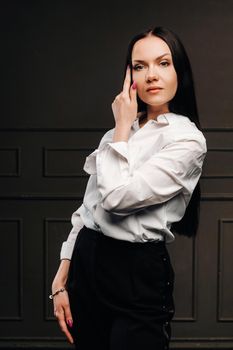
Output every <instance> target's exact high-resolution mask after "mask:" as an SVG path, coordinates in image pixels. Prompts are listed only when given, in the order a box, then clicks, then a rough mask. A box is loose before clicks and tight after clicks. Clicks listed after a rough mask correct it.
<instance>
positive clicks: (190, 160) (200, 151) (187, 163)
mask: <svg viewBox="0 0 233 350" xmlns="http://www.w3.org/2000/svg"><path fill="white" fill-rule="evenodd" d="M205 153H206V144H205V139H204V137H203V136H201V135H199V134H189V135H183V136H182V138H181V137H180V138H179V139H176V140H174V141H173V142H172V143H170V144H169V145H167V146H166V147H164V148H163V149H162V150H161V151H160V152H158V153H156V154H154V155H152V156H151V157H150V159H149V160H148V161H146V162H145V163H144V164H143V165H142V166H140V167H139V168H137V169H135V170H134V171H133V172H132V171H130V156H129V152H128V143H127V142H126V141H118V142H115V143H114V142H113V143H111V142H108V143H107V144H105V145H104V146H103V147H102V149H100V150H98V152H96V153H95V155H94V156H95V158H96V173H97V184H98V189H99V191H100V193H101V195H102V203H101V205H102V207H103V208H104V209H105V210H107V211H111V212H113V213H115V214H118V215H129V214H131V213H132V212H133V211H137V210H140V209H141V208H144V207H146V206H150V205H154V204H159V203H162V202H165V201H167V200H169V199H170V198H172V197H174V196H176V195H177V194H178V193H180V192H183V193H192V191H193V189H194V188H195V186H196V184H197V182H198V179H199V177H200V175H201V170H202V163H203V160H204V157H205ZM90 156H91V155H90ZM92 163H93V160H92ZM84 170H85V171H87V172H88V159H87V161H86V164H85V166H84Z"/></svg>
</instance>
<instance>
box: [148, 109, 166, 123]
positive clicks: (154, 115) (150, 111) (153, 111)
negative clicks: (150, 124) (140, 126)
mask: <svg viewBox="0 0 233 350" xmlns="http://www.w3.org/2000/svg"><path fill="white" fill-rule="evenodd" d="M168 112H169V109H168V106H163V107H162V108H161V107H160V108H156V107H152V106H148V107H147V120H149V119H157V117H158V116H159V115H160V114H163V113H168Z"/></svg>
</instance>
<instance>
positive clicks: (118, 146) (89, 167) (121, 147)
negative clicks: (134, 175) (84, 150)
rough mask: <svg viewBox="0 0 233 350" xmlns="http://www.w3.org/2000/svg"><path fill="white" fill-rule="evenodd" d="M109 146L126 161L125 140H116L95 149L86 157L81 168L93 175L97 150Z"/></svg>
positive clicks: (126, 147) (95, 170)
mask: <svg viewBox="0 0 233 350" xmlns="http://www.w3.org/2000/svg"><path fill="white" fill-rule="evenodd" d="M108 146H110V147H111V148H112V149H114V150H115V151H116V152H117V153H118V154H120V155H121V156H122V157H123V158H125V159H126V160H127V161H128V143H127V142H126V141H118V142H107V143H106V144H105V145H103V147H100V148H99V149H96V150H95V151H94V152H92V153H91V154H90V155H89V156H87V157H86V161H85V163H84V166H83V170H84V171H85V172H86V173H87V174H90V175H94V174H96V173H97V168H96V156H97V153H98V152H99V151H102V150H103V149H104V148H106V147H108Z"/></svg>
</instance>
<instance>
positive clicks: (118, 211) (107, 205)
mask: <svg viewBox="0 0 233 350" xmlns="http://www.w3.org/2000/svg"><path fill="white" fill-rule="evenodd" d="M101 207H102V208H103V209H104V210H106V211H107V212H109V213H111V214H114V215H118V216H127V215H129V214H131V213H132V210H130V208H127V206H125V205H124V206H123V205H122V204H121V203H120V202H119V201H113V200H111V199H110V198H109V196H107V197H105V198H104V200H102V202H101Z"/></svg>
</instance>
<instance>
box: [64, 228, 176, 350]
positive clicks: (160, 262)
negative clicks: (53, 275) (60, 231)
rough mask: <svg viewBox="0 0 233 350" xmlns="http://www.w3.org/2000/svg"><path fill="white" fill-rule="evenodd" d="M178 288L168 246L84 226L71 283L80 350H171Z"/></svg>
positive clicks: (79, 239)
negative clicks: (134, 239) (121, 236)
mask: <svg viewBox="0 0 233 350" xmlns="http://www.w3.org/2000/svg"><path fill="white" fill-rule="evenodd" d="M173 284H174V270H173V268H172V266H171V262H170V257H169V254H168V251H167V248H166V243H165V242H164V241H159V242H158V243H156V242H151V241H150V242H145V243H141V242H136V243H133V242H129V241H123V240H118V239H114V238H112V237H109V236H106V235H104V234H103V233H102V232H99V231H95V230H92V229H89V228H87V227H86V226H84V227H83V228H82V229H81V231H80V232H79V235H78V237H77V239H76V243H75V247H74V251H73V255H72V259H71V264H70V270H69V276H68V282H67V289H68V295H69V299H70V307H71V312H72V316H73V327H72V328H69V329H70V331H71V334H72V336H73V338H74V342H75V347H76V349H78V350H95V349H97V350H98V349H100V350H131V349H132V350H139V349H140V350H143V349H145V350H152V349H153V350H161V349H169V341H170V338H171V324H170V321H171V320H172V318H173V316H174V313H175V309H174V301H173Z"/></svg>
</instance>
